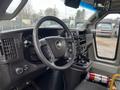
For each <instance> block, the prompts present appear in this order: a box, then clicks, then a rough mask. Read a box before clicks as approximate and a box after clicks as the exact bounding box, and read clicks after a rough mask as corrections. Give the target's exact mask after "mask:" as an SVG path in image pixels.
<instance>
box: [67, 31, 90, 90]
mask: <svg viewBox="0 0 120 90" xmlns="http://www.w3.org/2000/svg"><path fill="white" fill-rule="evenodd" d="M72 34H73V36H74V39H75V43H76V50H77V54H76V55H77V56H76V59H75V63H74V64H73V65H72V66H71V68H69V69H67V70H66V71H65V79H66V80H65V81H66V90H74V88H75V87H76V86H77V85H78V84H79V83H80V82H81V81H82V80H84V79H85V77H86V74H87V72H88V71H89V69H90V68H91V65H92V62H91V61H90V60H89V58H88V46H89V45H90V44H91V43H92V40H90V38H91V35H90V34H87V33H86V31H75V30H74V31H72ZM68 75H69V77H67V76H68Z"/></svg>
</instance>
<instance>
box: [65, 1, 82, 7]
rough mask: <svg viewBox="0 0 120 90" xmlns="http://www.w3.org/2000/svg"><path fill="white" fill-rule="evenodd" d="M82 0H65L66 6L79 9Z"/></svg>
mask: <svg viewBox="0 0 120 90" xmlns="http://www.w3.org/2000/svg"><path fill="white" fill-rule="evenodd" d="M80 1H81V0H65V5H66V6H69V7H73V8H79V5H80Z"/></svg>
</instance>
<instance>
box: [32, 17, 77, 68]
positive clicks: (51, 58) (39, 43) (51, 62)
mask: <svg viewBox="0 0 120 90" xmlns="http://www.w3.org/2000/svg"><path fill="white" fill-rule="evenodd" d="M45 21H55V22H57V23H58V24H60V25H61V26H62V27H63V30H64V32H66V33H67V37H62V36H60V35H58V36H48V37H45V38H42V39H39V38H38V30H39V27H40V26H41V24H42V23H43V22H45ZM33 44H34V48H35V51H36V53H37V55H38V57H39V59H40V60H41V61H42V62H43V63H44V64H46V65H47V66H48V67H50V68H53V69H57V70H64V69H67V68H69V67H70V66H71V65H72V64H73V63H74V60H75V57H76V48H75V43H74V38H73V36H72V34H71V32H70V30H69V29H68V27H67V26H66V25H65V23H64V22H63V21H61V20H60V19H58V18H56V17H54V16H46V17H44V18H42V19H40V20H39V21H38V23H37V24H36V26H35V28H34V30H33ZM42 48H44V49H45V50H44V51H43V49H42ZM44 52H46V53H47V56H46V55H45V54H44ZM61 57H67V59H66V63H65V64H64V65H62V66H60V65H56V63H55V62H56V61H58V60H59V59H60V58H61Z"/></svg>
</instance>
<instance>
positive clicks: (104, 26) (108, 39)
mask: <svg viewBox="0 0 120 90" xmlns="http://www.w3.org/2000/svg"><path fill="white" fill-rule="evenodd" d="M119 21H120V15H119V14H109V15H107V16H106V17H105V18H103V19H102V20H101V21H100V22H99V23H97V24H96V34H95V46H96V55H97V57H98V58H104V59H108V60H109V59H111V60H113V59H115V55H116V50H117V42H118V32H119Z"/></svg>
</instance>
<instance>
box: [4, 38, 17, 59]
mask: <svg viewBox="0 0 120 90" xmlns="http://www.w3.org/2000/svg"><path fill="white" fill-rule="evenodd" d="M2 43H3V49H4V54H5V58H6V59H7V60H9V59H15V58H16V57H17V53H16V48H15V42H14V39H13V38H6V39H2Z"/></svg>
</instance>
